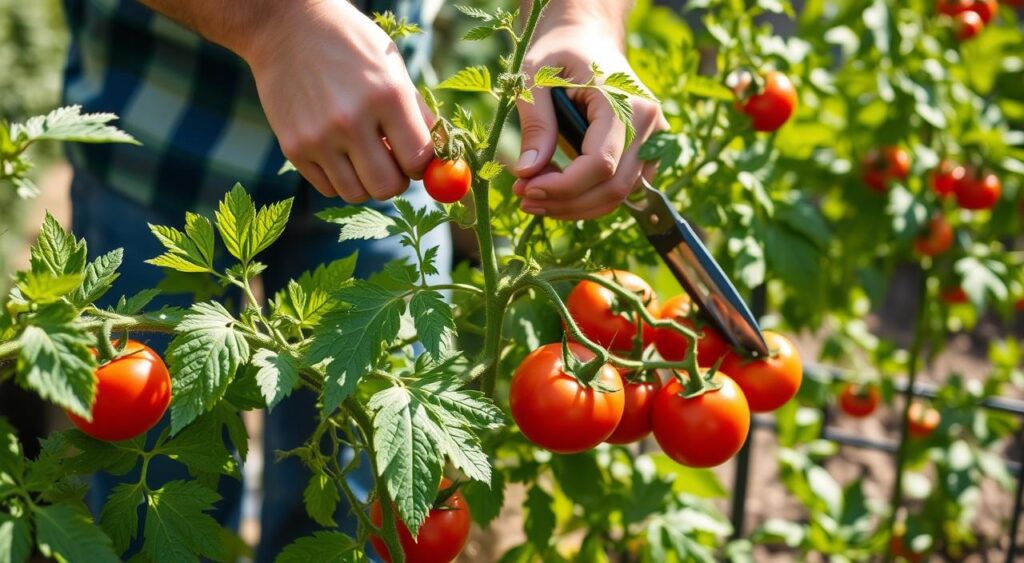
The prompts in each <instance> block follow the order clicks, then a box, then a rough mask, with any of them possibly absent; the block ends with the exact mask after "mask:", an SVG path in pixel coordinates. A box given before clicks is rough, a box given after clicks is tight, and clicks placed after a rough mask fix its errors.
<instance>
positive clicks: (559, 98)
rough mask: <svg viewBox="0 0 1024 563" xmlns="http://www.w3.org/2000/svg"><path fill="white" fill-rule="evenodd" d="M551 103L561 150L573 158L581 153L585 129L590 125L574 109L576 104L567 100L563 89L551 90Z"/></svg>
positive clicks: (581, 114)
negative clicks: (560, 137)
mask: <svg viewBox="0 0 1024 563" xmlns="http://www.w3.org/2000/svg"><path fill="white" fill-rule="evenodd" d="M551 102H552V103H553V104H554V106H555V120H556V121H557V122H558V133H559V134H560V135H561V136H562V141H564V145H563V146H562V150H563V151H565V152H566V153H567V154H569V156H571V157H573V158H575V157H577V156H579V154H580V153H581V152H583V137H584V136H585V135H586V134H587V127H590V123H588V122H587V118H586V117H585V116H584V115H583V113H582V112H580V110H579V108H577V107H576V104H574V103H573V101H572V100H571V99H569V94H568V93H566V91H565V88H552V89H551ZM570 149H571V150H570Z"/></svg>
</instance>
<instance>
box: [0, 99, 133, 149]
mask: <svg viewBox="0 0 1024 563" xmlns="http://www.w3.org/2000/svg"><path fill="white" fill-rule="evenodd" d="M115 119H117V116H116V115H114V114H112V113H82V107H81V106H77V105H74V106H65V107H61V108H57V109H55V110H53V111H51V112H50V113H48V114H46V115H40V116H36V117H32V118H30V119H29V120H28V121H26V122H25V123H24V124H17V123H16V124H14V125H13V126H12V128H11V137H13V138H14V139H21V140H28V141H41V140H44V139H47V140H55V141H75V142H78V143H131V144H134V145H138V144H140V143H139V142H138V141H136V140H135V138H134V137H132V136H131V135H129V134H128V133H125V132H124V131H121V130H120V129H118V128H116V127H113V126H111V125H107V124H108V123H110V122H111V121H114V120H115Z"/></svg>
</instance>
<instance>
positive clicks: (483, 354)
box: [473, 1, 545, 396]
mask: <svg viewBox="0 0 1024 563" xmlns="http://www.w3.org/2000/svg"><path fill="white" fill-rule="evenodd" d="M544 4H545V3H544V2H539V1H538V2H534V3H533V5H532V7H531V9H530V17H529V19H527V21H526V27H525V28H524V29H523V34H522V36H521V37H520V38H519V41H518V43H517V44H516V50H515V53H514V54H513V56H512V64H511V66H510V67H509V72H511V73H513V74H516V73H519V72H520V71H521V70H522V68H523V59H524V58H525V57H526V49H527V47H529V45H530V41H531V39H532V38H533V33H534V31H535V30H536V29H537V22H538V21H539V20H540V14H541V11H542V10H543V9H544ZM514 102H515V100H513V99H512V93H511V92H504V93H503V94H502V95H501V99H500V100H499V101H498V108H497V110H496V111H495V114H494V121H493V123H492V124H491V130H490V133H489V134H488V136H487V146H486V147H485V148H484V149H483V150H482V151H481V152H480V154H479V155H478V156H477V157H476V158H475V160H476V162H475V164H476V165H477V166H478V167H479V166H480V165H482V164H484V163H486V162H490V161H491V160H493V159H494V154H495V151H497V150H498V140H499V139H500V138H501V130H502V129H503V128H504V126H505V121H506V120H507V119H508V116H509V113H510V112H511V111H512V108H513V107H515V103H514ZM477 169H478V170H479V168H477ZM473 200H474V202H475V204H476V238H477V244H478V245H479V248H480V266H481V269H482V270H483V273H484V295H485V297H486V299H487V303H486V305H485V307H484V319H485V322H484V331H485V334H484V346H483V350H481V351H480V361H479V362H478V363H482V364H483V365H484V366H485V369H484V373H483V377H482V378H481V382H480V389H481V390H482V391H483V392H484V393H486V394H487V395H488V396H492V395H493V394H494V385H495V381H496V379H497V376H498V354H499V348H500V347H501V325H502V321H503V320H504V316H505V306H506V305H507V301H508V293H507V292H504V291H501V288H499V287H498V285H499V281H500V278H499V274H498V257H497V255H496V254H495V251H494V233H493V232H492V231H491V201H490V182H489V181H487V180H483V179H481V178H480V177H479V176H475V177H474V178H473Z"/></svg>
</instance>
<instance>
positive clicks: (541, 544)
mask: <svg viewBox="0 0 1024 563" xmlns="http://www.w3.org/2000/svg"><path fill="white" fill-rule="evenodd" d="M554 500H555V499H553V498H551V495H549V494H548V493H547V491H545V490H544V489H542V488H540V485H538V484H536V483H534V485H533V486H532V487H530V491H529V492H528V493H527V494H526V502H525V503H524V504H523V508H524V509H525V511H526V522H524V523H523V531H524V532H526V539H527V540H529V542H530V544H531V545H533V546H534V547H536V548H537V549H538V550H539V551H543V550H544V549H545V548H547V546H548V544H550V543H551V537H552V535H553V534H554V531H555V511H554V510H553V509H552V508H551V504H552V503H553V502H554Z"/></svg>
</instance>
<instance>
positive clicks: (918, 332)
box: [885, 272, 928, 561]
mask: <svg viewBox="0 0 1024 563" xmlns="http://www.w3.org/2000/svg"><path fill="white" fill-rule="evenodd" d="M917 295H918V296H919V299H920V303H919V304H918V309H917V323H916V326H915V327H914V339H913V341H912V342H911V343H910V352H909V358H908V359H907V388H906V389H905V390H904V391H903V412H902V414H901V417H900V444H899V447H898V448H897V450H896V479H895V481H894V482H893V485H892V493H891V494H890V496H889V509H890V513H889V521H888V528H889V537H890V538H891V537H893V530H894V528H895V526H896V515H897V513H898V512H899V507H900V501H901V499H902V497H903V466H904V464H906V461H907V459H906V458H907V439H908V438H909V435H910V430H909V425H908V424H907V419H908V417H909V416H910V405H911V403H912V402H913V400H914V382H915V380H916V379H917V371H918V369H917V364H918V362H919V360H920V358H921V347H922V345H923V343H924V340H925V337H926V336H927V323H926V322H925V311H926V310H927V307H928V300H927V299H926V298H925V297H926V296H927V295H928V275H927V272H925V273H924V275H922V276H921V287H920V290H919V291H918V292H917ZM885 560H886V561H892V551H891V550H890V551H887V553H886V556H885Z"/></svg>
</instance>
